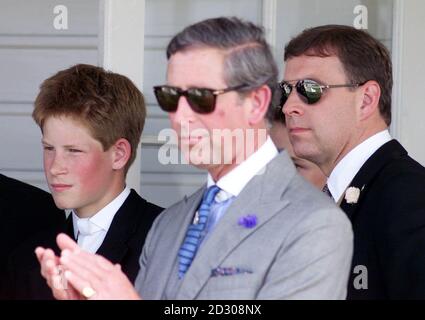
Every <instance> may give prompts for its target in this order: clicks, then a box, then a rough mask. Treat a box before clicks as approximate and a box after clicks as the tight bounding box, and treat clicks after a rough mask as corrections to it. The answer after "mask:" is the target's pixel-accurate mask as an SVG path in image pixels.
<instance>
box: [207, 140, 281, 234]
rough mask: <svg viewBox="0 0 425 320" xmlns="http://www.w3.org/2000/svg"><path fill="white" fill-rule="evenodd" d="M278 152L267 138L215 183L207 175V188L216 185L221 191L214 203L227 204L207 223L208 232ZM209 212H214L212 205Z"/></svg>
mask: <svg viewBox="0 0 425 320" xmlns="http://www.w3.org/2000/svg"><path fill="white" fill-rule="evenodd" d="M278 153H279V152H278V150H277V148H276V146H275V145H274V143H273V141H272V139H271V138H270V137H267V140H266V142H265V143H264V144H263V145H262V146H261V147H260V148H258V150H257V151H255V152H254V153H253V154H252V155H250V156H249V157H248V158H247V159H245V160H244V161H243V162H241V163H240V164H239V165H238V166H237V167H235V168H234V169H233V170H231V171H230V172H229V173H227V174H226V175H225V176H223V177H221V178H220V179H219V180H218V181H217V182H214V180H213V178H212V177H211V175H210V174H208V183H207V185H208V187H210V186H212V185H214V184H216V185H217V186H218V187H219V188H220V189H221V190H220V192H218V193H217V195H216V196H215V199H214V201H215V203H218V204H220V203H221V202H224V201H227V203H226V204H225V205H224V206H223V205H221V208H220V209H219V210H217V212H215V215H214V216H213V217H212V219H211V222H209V223H208V226H207V229H208V232H209V231H211V229H212V228H213V227H214V226H215V225H216V224H217V222H218V220H219V219H220V218H221V217H222V216H223V214H224V213H225V212H226V209H227V207H228V206H229V205H230V203H231V202H232V200H230V201H228V200H229V199H230V198H235V197H237V196H238V195H239V193H240V192H241V191H242V189H243V188H244V187H245V186H246V185H247V184H248V182H249V181H250V180H251V179H252V178H253V177H254V176H255V175H257V174H262V173H263V172H264V168H265V166H266V165H267V164H268V163H269V162H270V161H271V160H272V159H273V158H274V157H276V156H277V155H278ZM211 210H212V211H213V212H214V211H215V210H214V204H213V205H212V208H211Z"/></svg>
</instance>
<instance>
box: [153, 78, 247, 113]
mask: <svg viewBox="0 0 425 320" xmlns="http://www.w3.org/2000/svg"><path fill="white" fill-rule="evenodd" d="M244 87H247V85H245V84H242V85H238V86H234V87H228V88H225V89H220V90H213V89H207V88H189V89H187V90H182V89H180V88H178V87H172V86H165V85H164V86H155V87H153V90H154V93H155V97H156V99H157V100H158V104H159V106H160V107H161V109H162V110H164V111H166V112H176V111H177V107H178V104H179V99H180V97H181V96H184V97H186V99H187V102H188V103H189V106H190V107H191V108H192V110H193V111H195V112H196V113H203V114H206V113H211V112H213V111H214V109H215V100H216V97H217V96H218V95H220V94H223V93H226V92H229V91H234V90H239V89H242V88H244Z"/></svg>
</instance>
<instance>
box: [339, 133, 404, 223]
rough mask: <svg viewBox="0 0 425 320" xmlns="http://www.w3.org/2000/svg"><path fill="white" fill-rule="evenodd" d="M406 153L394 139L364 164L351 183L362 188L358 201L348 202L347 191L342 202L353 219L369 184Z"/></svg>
mask: <svg viewBox="0 0 425 320" xmlns="http://www.w3.org/2000/svg"><path fill="white" fill-rule="evenodd" d="M406 155H407V151H406V150H405V149H404V148H403V147H402V146H401V144H400V143H398V141H397V140H394V139H393V140H391V141H389V142H387V143H385V144H384V145H383V146H381V147H380V148H379V149H378V150H377V151H376V152H375V153H374V154H373V155H372V156H371V157H370V158H369V159H368V160H367V161H366V162H365V163H364V164H363V166H362V167H361V168H360V170H359V172H357V174H356V175H355V176H354V178H353V180H352V182H351V183H350V185H349V187H355V188H358V189H359V190H360V196H359V198H358V199H357V202H356V203H347V200H346V199H345V192H344V194H343V198H342V202H341V209H342V210H343V211H344V212H345V213H346V214H347V216H348V218H349V219H350V220H351V221H353V220H354V218H355V215H356V213H357V212H358V210H359V208H360V206H361V204H362V200H363V199H364V197H365V195H366V194H367V191H368V187H369V185H371V184H372V183H373V181H374V180H375V178H376V177H377V176H378V175H379V173H380V172H381V171H382V170H383V169H384V168H385V166H386V165H387V164H388V163H389V162H391V161H392V160H394V159H397V158H400V157H402V156H406ZM347 189H348V188H347Z"/></svg>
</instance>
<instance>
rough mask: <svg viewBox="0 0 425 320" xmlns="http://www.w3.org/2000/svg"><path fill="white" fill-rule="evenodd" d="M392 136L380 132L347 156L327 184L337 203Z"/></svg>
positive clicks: (333, 171) (385, 132) (332, 173)
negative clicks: (365, 165)
mask: <svg viewBox="0 0 425 320" xmlns="http://www.w3.org/2000/svg"><path fill="white" fill-rule="evenodd" d="M391 139H392V138H391V135H390V133H389V132H388V130H384V131H381V132H378V133H377V134H375V135H373V136H371V137H370V138H368V139H366V140H365V141H363V142H362V143H360V144H359V145H358V146H356V147H355V148H354V149H353V150H351V151H350V152H349V153H347V155H346V156H345V157H344V158H342V159H341V161H340V162H339V163H338V164H337V165H336V167H335V168H334V169H333V170H332V172H331V174H330V176H329V178H328V181H327V184H328V188H329V191H330V192H331V194H332V197H333V198H334V200H335V202H338V201H339V199H340V198H341V196H342V194H343V193H344V192H345V190H346V189H347V188H348V186H349V185H350V183H351V181H352V180H353V179H354V177H355V176H356V174H357V172H359V170H360V168H361V167H362V166H363V165H364V163H365V162H366V161H367V159H369V158H370V156H371V155H372V154H374V153H375V151H376V150H378V149H379V148H380V147H381V146H382V145H384V144H385V143H387V142H388V141H390V140H391Z"/></svg>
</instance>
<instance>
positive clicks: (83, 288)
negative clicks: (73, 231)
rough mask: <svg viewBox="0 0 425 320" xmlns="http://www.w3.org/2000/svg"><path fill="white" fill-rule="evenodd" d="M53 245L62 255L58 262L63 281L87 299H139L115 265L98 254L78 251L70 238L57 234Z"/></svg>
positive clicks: (118, 267)
mask: <svg viewBox="0 0 425 320" xmlns="http://www.w3.org/2000/svg"><path fill="white" fill-rule="evenodd" d="M57 243H58V246H59V248H61V250H62V253H61V257H60V258H59V262H60V263H61V264H62V265H63V266H64V267H65V269H66V271H65V279H66V280H67V281H68V282H69V283H70V284H71V286H72V287H73V288H75V289H76V290H77V291H78V292H80V293H89V294H86V298H87V299H90V300H122V299H124V300H130V299H140V297H139V295H138V294H137V292H136V290H135V289H134V287H133V285H132V284H131V282H130V281H129V280H128V278H127V277H126V275H125V274H124V273H123V272H122V271H121V266H120V265H119V264H115V265H114V264H112V263H111V262H109V261H108V260H107V259H105V258H103V257H102V256H100V255H96V254H91V253H88V252H85V251H82V250H81V249H80V248H79V247H78V245H77V244H76V243H75V241H73V240H72V239H71V238H70V237H68V236H67V235H65V234H60V235H58V237H57Z"/></svg>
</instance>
